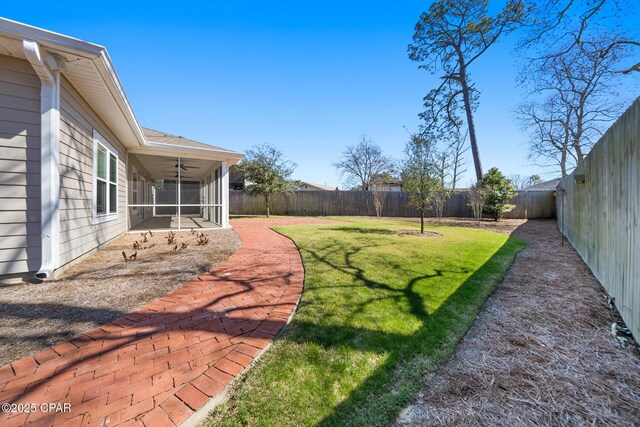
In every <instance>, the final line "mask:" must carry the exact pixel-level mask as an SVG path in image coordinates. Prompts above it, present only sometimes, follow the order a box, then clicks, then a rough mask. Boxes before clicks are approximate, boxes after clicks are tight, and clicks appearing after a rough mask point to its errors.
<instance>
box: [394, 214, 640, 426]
mask: <svg viewBox="0 0 640 427" xmlns="http://www.w3.org/2000/svg"><path fill="white" fill-rule="evenodd" d="M444 222H446V223H448V224H451V225H463V226H464V225H472V226H479V227H482V228H488V229H493V230H494V231H502V232H508V231H507V230H508V227H509V226H510V227H511V230H513V235H514V236H518V237H521V238H523V239H525V240H526V241H527V242H528V243H529V246H528V247H527V248H526V249H524V250H523V251H522V252H520V254H518V256H517V257H516V260H515V262H514V264H513V266H512V267H511V269H510V270H509V271H508V273H507V275H506V276H505V278H504V281H503V282H502V283H501V284H500V285H499V287H498V289H497V290H496V292H495V293H494V294H493V295H492V296H491V297H490V298H489V299H488V300H487V303H486V305H485V308H484V309H483V311H482V312H481V314H480V315H479V316H478V319H477V320H476V321H475V323H474V325H473V326H472V328H471V329H470V330H469V332H468V333H467V335H466V336H465V338H464V339H463V340H462V342H461V343H460V345H459V346H458V348H457V350H456V353H455V355H454V356H453V357H452V358H451V359H450V360H449V362H447V363H446V364H445V365H444V366H443V367H442V368H440V369H439V370H437V371H435V372H432V373H430V374H427V376H426V378H425V386H424V389H423V390H422V391H421V392H420V393H418V394H417V396H415V398H414V401H413V402H412V403H411V404H410V405H409V406H408V407H406V408H405V409H404V410H403V411H402V412H401V413H400V416H399V417H398V419H397V420H396V421H395V425H397V426H405V425H421V426H422V425H458V426H485V425H509V426H529V425H587V424H588V425H615V426H630V425H640V350H638V348H637V347H635V346H634V345H629V346H627V347H625V348H623V347H621V346H620V345H619V343H618V341H617V340H616V339H615V338H614V337H613V336H612V335H611V334H610V330H611V329H610V328H611V324H612V323H613V322H615V321H618V320H620V318H619V315H618V313H617V311H615V310H614V309H611V308H609V307H608V305H607V298H606V294H605V291H604V289H603V288H602V286H601V285H600V284H599V282H598V281H597V280H596V279H595V278H594V276H593V275H592V274H591V272H590V270H589V269H588V268H587V266H586V265H585V264H584V263H583V262H582V260H581V258H580V256H579V255H578V254H577V253H576V252H575V250H574V249H573V248H572V247H571V245H570V244H569V243H567V242H566V241H565V242H564V246H562V245H561V241H562V240H561V235H560V233H559V232H558V229H557V225H556V222H555V221H553V220H549V221H543V220H534V221H528V222H525V221H520V220H507V221H504V222H501V223H498V224H496V223H491V222H488V221H482V222H480V223H477V222H475V221H467V220H459V219H453V220H449V219H446V220H445V221H444ZM469 223H474V224H469Z"/></svg>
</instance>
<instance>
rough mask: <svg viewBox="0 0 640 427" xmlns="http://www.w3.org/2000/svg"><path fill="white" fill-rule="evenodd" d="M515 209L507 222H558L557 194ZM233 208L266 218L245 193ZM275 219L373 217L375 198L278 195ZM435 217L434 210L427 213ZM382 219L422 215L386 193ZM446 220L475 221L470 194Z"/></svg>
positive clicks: (455, 198)
mask: <svg viewBox="0 0 640 427" xmlns="http://www.w3.org/2000/svg"><path fill="white" fill-rule="evenodd" d="M512 203H513V204H515V205H516V207H515V209H514V210H513V211H511V212H509V213H507V214H506V215H505V218H530V219H533V218H555V215H556V202H555V196H554V194H553V191H549V190H535V191H534V190H532V191H519V192H518V194H517V195H516V197H515V198H514V199H513V201H512ZM229 208H230V213H231V214H232V215H264V214H265V212H266V209H265V204H264V199H263V198H261V197H251V196H249V195H247V194H244V193H242V192H241V191H229ZM270 211H271V214H273V215H309V216H324V215H357V216H373V215H375V209H374V207H373V195H372V194H371V192H369V191H297V192H295V193H294V194H288V195H281V194H280V195H276V196H273V197H272V200H271V208H270ZM426 215H427V216H430V217H435V216H436V213H435V211H434V210H430V211H429V212H427V213H426ZM382 216H389V217H417V216H419V213H418V211H417V210H416V209H415V208H412V207H409V206H408V205H407V193H406V192H403V191H389V192H386V193H385V201H384V206H383V208H382ZM444 216H448V217H473V212H472V211H471V208H469V206H467V201H466V193H465V192H464V191H457V192H455V193H454V194H453V195H452V196H451V198H450V199H449V200H448V201H447V203H446V204H445V207H444Z"/></svg>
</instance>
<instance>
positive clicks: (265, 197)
mask: <svg viewBox="0 0 640 427" xmlns="http://www.w3.org/2000/svg"><path fill="white" fill-rule="evenodd" d="M264 202H265V205H266V206H267V218H269V196H266V195H265V196H264Z"/></svg>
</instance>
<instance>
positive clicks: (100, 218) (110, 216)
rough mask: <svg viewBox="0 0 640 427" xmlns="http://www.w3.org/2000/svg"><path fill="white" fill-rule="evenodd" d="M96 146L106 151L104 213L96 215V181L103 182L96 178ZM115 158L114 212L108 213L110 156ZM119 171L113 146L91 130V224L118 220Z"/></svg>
mask: <svg viewBox="0 0 640 427" xmlns="http://www.w3.org/2000/svg"><path fill="white" fill-rule="evenodd" d="M98 146H102V147H103V148H104V149H105V150H107V180H106V184H107V187H106V209H105V210H106V213H104V214H98V179H100V180H101V181H103V179H102V178H98ZM112 155H113V156H114V157H115V158H116V182H115V185H116V211H115V212H109V211H110V210H111V209H110V208H111V207H110V203H111V198H110V197H109V196H110V193H109V191H110V190H109V186H110V185H111V184H113V183H112V182H111V181H109V177H110V176H111V156H112ZM119 169H120V159H119V157H118V150H116V149H115V147H114V146H113V145H111V144H110V143H109V141H107V140H106V139H105V138H104V137H103V136H102V135H100V133H98V131H97V130H95V129H94V130H93V207H92V212H93V223H94V224H101V223H103V222H107V221H114V220H116V219H118V213H119V210H120V209H119V208H120V206H118V194H119V191H120V183H119V182H118V181H119V177H120V176H119V174H118V172H119Z"/></svg>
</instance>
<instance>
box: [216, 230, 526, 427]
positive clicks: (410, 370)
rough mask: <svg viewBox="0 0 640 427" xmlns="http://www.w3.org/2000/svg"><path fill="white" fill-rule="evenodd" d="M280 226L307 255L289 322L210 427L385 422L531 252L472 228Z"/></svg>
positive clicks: (507, 239) (519, 242) (518, 243)
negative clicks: (523, 253) (420, 232)
mask: <svg viewBox="0 0 640 427" xmlns="http://www.w3.org/2000/svg"><path fill="white" fill-rule="evenodd" d="M344 220H345V221H347V222H345V223H344V224H331V225H327V224H324V225H296V226H287V227H279V228H277V229H276V230H277V231H278V232H280V233H282V234H284V235H286V236H288V237H290V238H291V239H292V240H293V241H294V242H295V243H296V244H297V245H298V247H299V248H300V252H301V254H302V258H303V260H304V265H305V288H304V293H303V295H302V300H301V303H300V306H299V308H298V311H297V314H296V315H295V317H294V319H293V321H292V323H291V324H289V326H287V328H285V330H284V331H283V333H282V334H281V335H280V337H279V339H278V340H276V342H275V343H274V345H273V346H272V347H271V348H270V349H269V350H268V351H267V353H266V354H265V355H264V357H263V358H262V359H261V360H260V361H259V363H258V364H257V365H256V366H255V367H254V368H253V369H252V370H251V371H250V372H249V374H248V375H247V377H246V379H245V380H244V381H243V382H242V383H241V384H240V385H239V387H238V389H237V390H236V392H235V393H234V395H233V396H232V398H231V399H230V400H229V402H227V403H226V404H223V405H221V406H219V407H218V408H216V409H215V410H214V412H213V413H212V414H211V415H210V416H209V418H208V419H207V420H206V422H205V425H208V426H213V425H216V426H218V425H223V426H224V425H263V426H287V425H288V426H299V425H318V424H320V425H362V426H374V425H386V424H387V423H388V422H389V420H391V419H392V418H393V417H394V416H395V415H396V414H397V413H398V411H399V410H400V409H401V408H402V407H403V405H404V404H406V403H407V401H408V400H409V399H410V397H411V395H412V393H414V392H416V391H417V390H418V389H419V388H420V386H421V384H422V382H421V381H422V379H423V374H424V372H425V371H426V370H431V369H434V367H436V366H437V365H439V364H441V363H443V362H444V361H445V360H446V359H447V357H448V356H450V355H451V353H452V352H453V351H454V349H455V346H456V344H457V343H458V341H459V340H460V339H461V338H462V337H463V336H464V334H465V333H466V331H467V330H468V329H469V327H470V326H471V324H472V322H473V320H474V318H475V316H476V314H477V313H478V312H479V310H480V309H481V307H482V304H483V303H484V301H485V299H486V298H487V296H488V295H489V294H490V293H491V292H492V291H493V289H494V288H495V287H496V285H497V284H498V283H499V282H500V280H501V279H502V277H503V275H504V273H505V271H506V270H507V269H508V267H509V266H510V265H511V263H512V261H513V259H514V256H515V254H516V253H517V252H518V251H519V250H520V249H522V248H523V247H524V246H525V243H524V242H523V241H522V240H520V239H517V238H511V237H508V236H505V235H502V234H497V233H493V232H489V231H484V230H477V229H472V228H458V227H445V226H436V225H432V224H429V225H427V230H429V231H434V232H437V233H440V234H441V236H439V237H429V238H424V237H416V236H411V235H398V234H396V233H395V231H396V230H399V229H404V230H406V229H416V230H417V229H419V224H416V223H409V222H399V221H383V220H375V219H354V218H348V219H344Z"/></svg>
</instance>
